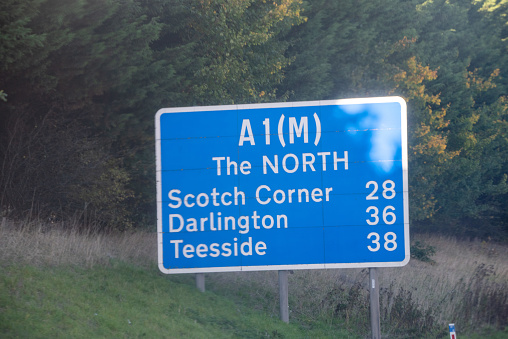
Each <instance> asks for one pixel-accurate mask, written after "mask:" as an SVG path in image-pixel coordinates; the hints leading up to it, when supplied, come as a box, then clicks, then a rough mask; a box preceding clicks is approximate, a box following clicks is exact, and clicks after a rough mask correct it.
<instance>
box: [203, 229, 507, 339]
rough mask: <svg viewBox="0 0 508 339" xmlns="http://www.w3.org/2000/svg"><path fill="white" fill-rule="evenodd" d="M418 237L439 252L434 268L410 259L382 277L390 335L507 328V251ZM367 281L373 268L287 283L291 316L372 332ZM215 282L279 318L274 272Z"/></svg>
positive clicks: (309, 275)
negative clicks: (452, 325) (337, 322)
mask: <svg viewBox="0 0 508 339" xmlns="http://www.w3.org/2000/svg"><path fill="white" fill-rule="evenodd" d="M413 238H414V239H413V240H415V241H420V243H424V244H425V245H431V246H433V247H434V248H435V249H436V254H435V255H434V256H433V257H432V259H433V260H434V261H435V263H433V264H430V263H426V262H422V261H419V260H415V259H412V260H411V261H410V262H409V264H408V265H406V266H405V267H402V268H382V269H379V270H378V272H379V279H380V286H381V308H382V309H381V313H382V323H383V327H384V330H383V331H384V332H385V333H386V334H387V335H390V336H393V337H396V336H397V333H398V334H400V333H405V335H409V336H411V335H413V334H414V335H416V333H420V334H421V333H429V331H430V332H433V333H434V335H439V334H443V333H442V331H445V332H446V330H447V325H448V324H449V323H456V324H457V326H460V328H462V329H465V328H469V329H470V330H472V329H476V328H480V327H483V326H497V327H501V328H502V327H503V326H506V325H508V247H507V246H506V245H499V244H495V243H492V242H484V241H461V240H457V239H454V238H445V237H440V236H428V235H426V236H424V235H417V236H415V237H413ZM368 275H369V273H368V269H338V270H312V271H295V272H294V274H292V275H290V279H289V290H290V309H291V316H292V317H293V318H298V319H300V320H307V321H310V322H312V321H313V320H315V319H317V318H322V317H328V318H329V319H330V321H334V319H340V320H341V321H343V322H345V323H346V325H348V326H351V327H353V328H364V329H365V332H366V333H368V331H369V326H370V325H369V322H368V314H369V313H368V312H369V311H368V307H369V301H368V283H369V281H368ZM210 278H211V279H210V280H212V282H213V283H214V286H217V287H216V288H220V286H227V290H226V291H225V292H224V293H234V294H238V295H241V296H244V297H248V298H250V299H251V300H252V305H253V307H256V308H264V309H265V310H267V311H269V312H272V313H274V314H275V315H276V314H277V312H278V299H277V293H278V285H277V272H250V273H234V274H231V273H229V274H214V275H213V276H212V275H211V277H210ZM246 284H247V285H248V284H251V285H252V288H250V289H249V291H247V292H246V291H244V290H241V289H243V288H245V286H246ZM246 294H247V295H246ZM266 300H268V303H267V302H266ZM257 301H258V302H263V303H265V304H264V305H261V304H259V303H258V302H257ZM411 331H417V332H416V333H415V332H411ZM445 334H446V333H445Z"/></svg>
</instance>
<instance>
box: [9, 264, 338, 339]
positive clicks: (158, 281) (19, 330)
mask: <svg viewBox="0 0 508 339" xmlns="http://www.w3.org/2000/svg"><path fill="white" fill-rule="evenodd" d="M2 270H3V272H2V275H1V278H0V305H2V306H1V312H0V333H1V334H2V335H1V336H2V338H18V337H21V338H140V337H146V338H183V337H185V338H260V337H265V338H295V337H305V336H309V337H313V338H315V337H330V336H329V335H328V334H329V332H328V331H329V330H330V328H327V329H326V330H327V331H326V332H325V331H324V330H323V329H322V328H321V329H320V328H315V329H302V328H300V327H299V326H298V325H297V324H289V325H288V324H285V323H283V322H281V321H278V320H277V319H274V318H271V317H270V316H268V315H267V314H264V313H262V312H257V311H254V310H251V309H250V308H249V307H246V306H245V305H244V306H241V305H237V304H235V303H233V302H232V301H230V300H228V299H227V298H224V297H221V296H218V295H216V294H214V293H208V292H207V293H204V294H203V293H200V292H197V291H196V289H195V288H193V286H192V284H189V281H186V279H183V281H178V280H181V279H176V280H177V281H174V280H172V279H168V278H167V277H164V276H161V274H158V273H157V272H156V271H155V267H154V270H146V269H144V268H138V267H134V266H132V265H128V264H124V263H120V262H114V263H112V264H111V265H109V267H99V266H96V267H93V268H87V269H84V268H76V267H73V268H70V267H52V268H49V269H48V268H45V269H41V268H35V267H33V266H24V267H22V268H20V267H19V266H9V267H3V268H2ZM332 330H333V332H334V333H335V334H336V335H337V336H340V335H341V334H340V333H341V332H340V331H339V330H338V329H335V330H334V329H332ZM327 332H328V334H327ZM344 337H348V335H347V333H346V335H345V336H344Z"/></svg>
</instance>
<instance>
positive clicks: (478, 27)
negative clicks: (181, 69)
mask: <svg viewBox="0 0 508 339" xmlns="http://www.w3.org/2000/svg"><path fill="white" fill-rule="evenodd" d="M507 9H508V2H507V1H498V2H489V1H473V2H456V1H448V0H439V1H388V2H384V3H382V4H377V3H373V2H369V1H366V2H360V3H358V2H356V1H354V2H353V1H346V2H344V1H341V2H337V3H335V2H333V3H331V2H327V1H312V2H309V3H308V5H307V7H306V12H305V13H306V15H307V16H308V20H307V22H306V23H305V24H302V25H300V26H299V27H296V28H294V29H293V30H292V31H291V33H290V34H289V35H288V39H289V41H291V42H292V43H293V45H292V47H291V49H289V54H288V55H290V56H293V57H295V62H294V63H293V64H292V66H291V68H290V73H289V74H288V76H287V80H286V81H285V82H284V83H283V86H282V88H283V89H284V90H286V91H289V92H292V93H293V96H292V97H291V99H295V100H315V99H335V98H343V97H358V96H376V95H389V94H394V95H400V96H402V97H404V98H405V99H406V100H407V102H408V133H409V185H410V191H409V194H410V204H411V205H410V213H411V221H412V223H413V224H414V225H418V226H419V227H424V226H423V225H426V224H429V221H433V222H439V223H440V224H441V225H442V229H446V228H447V227H448V228H449V230H452V229H453V230H454V231H458V230H459V229H458V228H457V227H454V226H452V225H457V224H460V225H464V227H462V228H461V229H462V231H461V232H463V230H468V233H470V234H471V233H475V234H480V232H476V231H475V232H471V230H478V231H479V230H480V229H481V230H482V233H483V234H482V236H486V235H489V234H490V235H495V236H499V235H500V232H499V230H500V229H501V228H503V227H504V232H506V231H507V230H508V229H507V228H506V225H507V220H508V219H507V215H506V212H505V211H506V197H507V192H508V187H507V186H506V175H507V173H508V172H507V170H508V169H507V161H506V159H507V157H506V156H504V155H503V154H504V150H506V149H507V148H508V147H507V146H508V145H506V142H507V139H506V138H505V137H504V136H505V135H506V134H505V124H506V92H507V90H508V86H507V85H508V83H507V81H508V74H507V73H506V72H507V71H508V53H506V48H507V45H506V44H507V42H508V40H507V39H506V38H507V37H508V34H507V33H508V31H507V30H506V12H507ZM500 225H504V226H500ZM450 226H451V227H450ZM501 233H503V231H502V232H501ZM462 234H464V233H462Z"/></svg>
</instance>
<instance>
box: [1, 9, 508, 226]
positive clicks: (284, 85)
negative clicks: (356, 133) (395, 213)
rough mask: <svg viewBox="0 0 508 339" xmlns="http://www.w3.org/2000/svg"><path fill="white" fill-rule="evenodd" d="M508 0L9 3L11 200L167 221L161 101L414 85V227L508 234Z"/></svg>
mask: <svg viewBox="0 0 508 339" xmlns="http://www.w3.org/2000/svg"><path fill="white" fill-rule="evenodd" d="M507 13H508V2H507V1H506V0H484V1H477V0H471V1H454V0H434V1H423V0H389V1H383V2H373V1H367V0H360V1H358V0H355V1H353V0H341V1H327V0H312V1H307V2H304V3H302V2H301V1H299V0H275V1H261V0H155V1H144V0H110V1H98V0H71V1H61V0H22V1H19V0H16V1H14V0H6V1H3V2H2V3H1V4H0V165H1V171H2V173H1V177H0V189H1V197H0V207H1V209H2V214H4V215H7V214H9V215H10V216H20V215H23V214H25V213H27V212H28V211H30V210H32V211H37V213H40V214H41V215H44V216H49V215H53V216H55V217H57V218H62V217H68V216H72V215H74V213H78V216H79V217H83V218H85V217H86V218H93V219H92V220H94V221H96V222H99V223H100V224H102V225H111V226H115V227H126V226H129V225H132V224H133V223H134V222H136V223H137V224H143V223H145V224H148V223H151V222H153V218H154V213H153V212H154V201H153V199H154V194H153V192H154V179H153V178H154V173H153V172H154V164H153V163H154V159H153V115H154V113H155V112H156V111H157V109H159V108H161V107H175V106H190V105H209V104H232V103H251V102H273V101H283V100H295V101H297V100H318V99H337V98H347V97H365V96H381V95H401V96H403V97H404V98H405V99H406V100H407V101H408V110H409V111H408V114H409V142H410V145H409V148H410V149H409V151H410V152H409V165H410V171H409V173H410V198H411V199H410V202H411V208H410V211H411V221H412V222H413V224H414V225H417V226H418V227H419V228H422V229H424V228H429V229H431V228H439V229H440V230H448V231H454V232H460V233H461V234H469V235H474V236H477V235H481V236H487V235H490V236H499V235H502V234H505V235H506V234H507V233H508V212H507V211H508V184H507V182H506V181H507V173H508V162H507V159H508V154H507V152H508V139H507V135H508V134H507V132H508V131H507V114H508V99H507V92H508V53H507V52H508V50H507V47H508V25H507Z"/></svg>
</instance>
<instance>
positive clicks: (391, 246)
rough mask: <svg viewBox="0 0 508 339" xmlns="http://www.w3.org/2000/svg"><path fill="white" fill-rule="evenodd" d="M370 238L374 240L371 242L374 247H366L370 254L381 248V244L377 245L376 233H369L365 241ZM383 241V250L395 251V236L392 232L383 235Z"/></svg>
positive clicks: (377, 236) (377, 237)
mask: <svg viewBox="0 0 508 339" xmlns="http://www.w3.org/2000/svg"><path fill="white" fill-rule="evenodd" d="M371 238H374V240H371V241H372V245H375V246H374V247H372V246H370V245H369V246H367V248H368V249H369V251H371V252H377V251H379V249H380V248H381V244H380V243H379V234H378V233H376V232H371V233H369V235H368V236H367V239H369V240H370V239H371ZM384 240H385V243H384V245H383V246H384V248H385V250H387V251H395V249H396V248H397V242H396V240H397V235H396V234H395V233H393V232H388V233H386V234H385V236H384Z"/></svg>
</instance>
